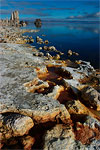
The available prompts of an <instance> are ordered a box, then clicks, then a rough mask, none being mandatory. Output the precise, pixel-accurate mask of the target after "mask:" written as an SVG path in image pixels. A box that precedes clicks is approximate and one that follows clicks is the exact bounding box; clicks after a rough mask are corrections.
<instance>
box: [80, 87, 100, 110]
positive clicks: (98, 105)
mask: <svg viewBox="0 0 100 150" xmlns="http://www.w3.org/2000/svg"><path fill="white" fill-rule="evenodd" d="M81 93H82V98H83V99H84V101H85V102H86V103H87V105H89V107H93V108H95V109H97V110H100V93H99V92H97V91H96V90H95V89H94V88H92V87H85V88H83V89H82V90H81Z"/></svg>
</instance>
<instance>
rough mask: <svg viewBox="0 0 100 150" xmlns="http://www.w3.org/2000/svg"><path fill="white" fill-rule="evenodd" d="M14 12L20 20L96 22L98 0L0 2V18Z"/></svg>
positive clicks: (99, 11)
mask: <svg viewBox="0 0 100 150" xmlns="http://www.w3.org/2000/svg"><path fill="white" fill-rule="evenodd" d="M14 10H18V11H19V16H20V19H23V20H27V19H36V18H41V19H44V20H46V19H47V20H50V19H51V20H71V21H73V20H79V21H98V20H99V19H100V3H99V0H62V1H61V0H49V1H48V0H0V18H1V19H5V18H7V17H8V18H10V16H11V13H12V12H13V11H14Z"/></svg>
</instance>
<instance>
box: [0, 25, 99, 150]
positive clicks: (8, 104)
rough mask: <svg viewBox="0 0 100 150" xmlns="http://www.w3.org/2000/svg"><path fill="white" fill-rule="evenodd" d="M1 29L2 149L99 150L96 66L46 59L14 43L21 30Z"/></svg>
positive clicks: (0, 141) (0, 129)
mask: <svg viewBox="0 0 100 150" xmlns="http://www.w3.org/2000/svg"><path fill="white" fill-rule="evenodd" d="M1 28H2V30H0V32H1V34H2V35H3V40H1V43H0V148H1V149H11V148H13V149H26V150H29V149H44V150H47V149H48V150H49V149H50V150H56V149H61V150H62V149H66V150H68V149H72V150H79V149H82V150H85V149H86V150H91V149H93V150H95V149H97V150H98V149H99V148H100V99H99V77H98V75H97V72H96V70H95V69H94V68H93V67H92V66H91V65H90V63H88V62H85V61H80V62H78V61H76V62H71V61H69V60H65V61H63V60H55V59H53V58H52V59H48V58H47V57H46V56H44V55H39V54H40V52H39V50H37V49H36V48H34V47H32V46H30V45H27V44H23V43H21V44H19V43H17V42H16V40H17V38H18V37H17V35H20V38H21V40H23V38H24V37H23V36H22V35H21V34H19V32H20V33H23V32H24V31H22V30H20V29H19V30H18V29H14V30H13V29H11V28H7V27H1ZM5 34H8V35H9V37H8V36H5ZM13 34H15V42H14V41H13V37H12V35H13ZM4 41H6V42H4ZM16 43H17V44H16ZM25 43H26V42H25ZM33 54H34V55H33Z"/></svg>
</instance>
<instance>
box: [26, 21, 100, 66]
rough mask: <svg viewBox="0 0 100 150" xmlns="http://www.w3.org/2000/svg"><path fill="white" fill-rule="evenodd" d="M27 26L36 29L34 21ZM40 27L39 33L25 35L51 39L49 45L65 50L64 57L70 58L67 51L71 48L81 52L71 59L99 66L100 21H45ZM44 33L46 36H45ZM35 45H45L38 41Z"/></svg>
mask: <svg viewBox="0 0 100 150" xmlns="http://www.w3.org/2000/svg"><path fill="white" fill-rule="evenodd" d="M25 28H28V29H36V27H35V26H34V24H33V23H29V25H28V26H27V27H25ZM38 29H39V30H40V32H38V33H35V34H34V33H25V34H24V35H29V36H32V37H33V38H34V39H36V36H37V35H38V36H40V37H41V38H42V39H44V40H46V39H47V40H49V41H50V43H49V45H51V46H52V45H53V46H55V47H56V48H57V49H58V50H60V51H62V52H64V54H65V55H64V56H63V59H67V58H68V57H67V51H68V50H69V49H71V50H72V51H75V52H78V53H79V54H80V55H79V56H74V57H72V58H71V59H77V60H78V59H82V60H85V61H90V62H91V64H92V65H93V66H94V67H95V68H99V35H100V28H99V23H98V22H81V23H79V22H66V23H65V22H62V23H59V22H56V23H54V22H43V25H42V27H41V28H38ZM42 34H45V35H46V36H45V37H43V36H42ZM33 45H34V46H36V47H37V48H38V47H40V46H43V45H39V44H37V43H36V42H35V43H33ZM51 54H54V52H51ZM54 55H55V54H54Z"/></svg>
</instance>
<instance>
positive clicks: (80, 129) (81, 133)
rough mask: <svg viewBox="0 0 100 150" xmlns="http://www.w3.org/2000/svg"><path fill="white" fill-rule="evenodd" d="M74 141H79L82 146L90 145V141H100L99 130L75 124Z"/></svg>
mask: <svg viewBox="0 0 100 150" xmlns="http://www.w3.org/2000/svg"><path fill="white" fill-rule="evenodd" d="M75 135H76V140H79V141H81V143H82V144H90V143H91V141H92V139H93V140H94V139H97V140H100V129H99V128H94V129H92V128H90V127H89V126H87V125H82V124H80V123H76V131H75Z"/></svg>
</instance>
